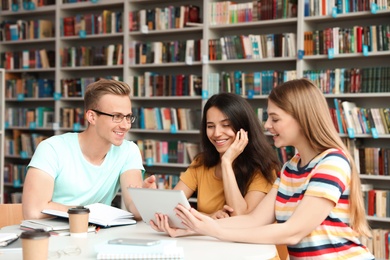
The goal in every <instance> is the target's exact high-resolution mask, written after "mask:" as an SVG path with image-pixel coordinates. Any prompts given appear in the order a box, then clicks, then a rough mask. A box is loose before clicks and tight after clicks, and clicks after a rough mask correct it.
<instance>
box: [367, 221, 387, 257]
mask: <svg viewBox="0 0 390 260" xmlns="http://www.w3.org/2000/svg"><path fill="white" fill-rule="evenodd" d="M371 235H372V238H367V237H361V238H360V241H361V242H362V244H363V245H365V246H366V247H367V248H368V250H370V252H372V253H373V254H374V256H375V259H389V258H390V250H389V241H390V230H389V229H384V228H373V229H371Z"/></svg>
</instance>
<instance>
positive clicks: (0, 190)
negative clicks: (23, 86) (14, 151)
mask: <svg viewBox="0 0 390 260" xmlns="http://www.w3.org/2000/svg"><path fill="white" fill-rule="evenodd" d="M4 73H5V70H4V69H0V89H4V84H5V81H4V76H5V75H4ZM4 107H5V104H4V91H0V153H1V154H4ZM0 172H4V156H1V157H0ZM1 177H3V176H1ZM3 194H4V178H1V179H0V204H1V203H3Z"/></svg>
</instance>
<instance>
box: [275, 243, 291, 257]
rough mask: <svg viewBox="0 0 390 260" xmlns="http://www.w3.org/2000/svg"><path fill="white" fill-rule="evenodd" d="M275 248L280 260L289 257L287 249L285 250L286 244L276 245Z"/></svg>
mask: <svg viewBox="0 0 390 260" xmlns="http://www.w3.org/2000/svg"><path fill="white" fill-rule="evenodd" d="M276 250H277V251H278V255H279V258H280V260H288V259H290V258H289V256H288V251H287V246H286V245H276Z"/></svg>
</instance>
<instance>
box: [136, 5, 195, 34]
mask: <svg viewBox="0 0 390 260" xmlns="http://www.w3.org/2000/svg"><path fill="white" fill-rule="evenodd" d="M200 22H201V17H200V7H199V6H197V5H181V6H172V5H170V6H166V7H155V8H150V9H141V10H135V11H130V12H129V30H130V31H142V32H144V33H145V32H147V31H153V30H166V29H179V28H184V27H186V26H188V25H187V24H193V23H195V24H199V23H200Z"/></svg>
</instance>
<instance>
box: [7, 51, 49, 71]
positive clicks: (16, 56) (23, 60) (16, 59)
mask: <svg viewBox="0 0 390 260" xmlns="http://www.w3.org/2000/svg"><path fill="white" fill-rule="evenodd" d="M0 66H1V67H2V68H5V69H7V70H13V69H34V68H35V69H48V68H54V67H55V51H53V50H47V49H30V50H23V51H6V52H1V53H0Z"/></svg>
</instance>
